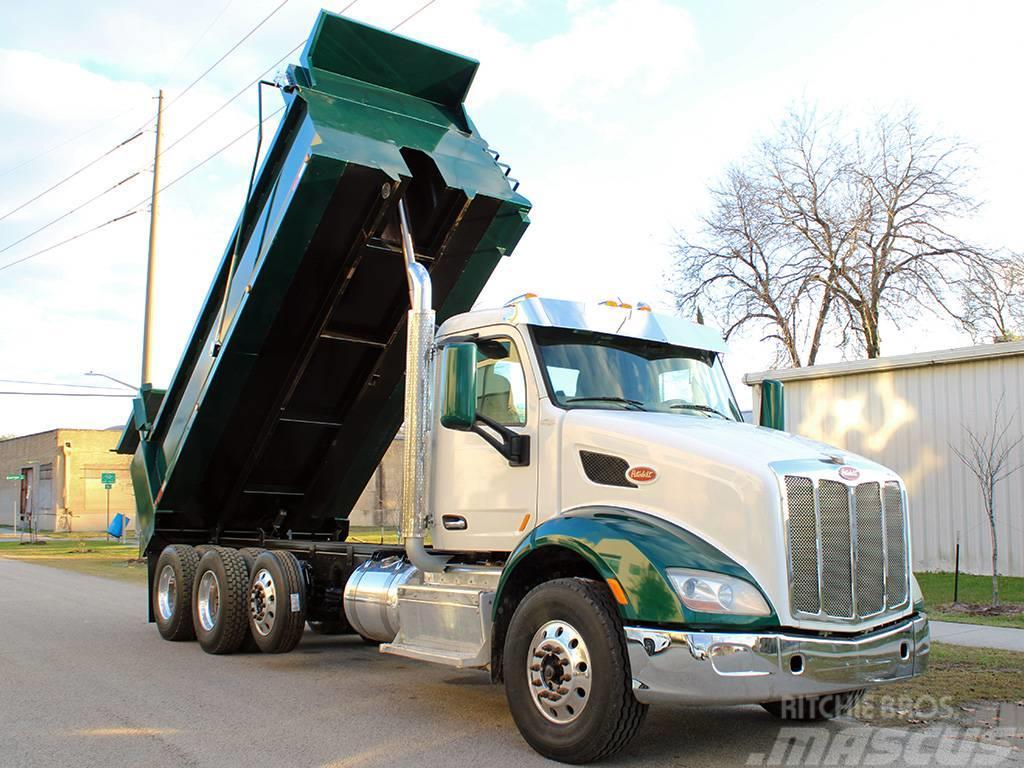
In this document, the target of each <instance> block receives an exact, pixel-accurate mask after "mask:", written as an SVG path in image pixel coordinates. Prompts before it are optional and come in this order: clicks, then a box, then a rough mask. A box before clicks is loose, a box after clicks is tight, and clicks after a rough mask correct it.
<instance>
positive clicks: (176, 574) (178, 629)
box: [152, 544, 199, 640]
mask: <svg viewBox="0 0 1024 768" xmlns="http://www.w3.org/2000/svg"><path fill="white" fill-rule="evenodd" d="M198 566H199V555H198V554H196V551H195V549H193V548H192V547H190V546H187V545H184V544H171V545H170V546H167V547H164V550H163V552H161V553H160V558H159V559H158V560H157V561H156V573H155V574H154V577H153V595H152V599H153V616H155V617H156V628H157V629H158V630H159V631H160V636H161V637H162V638H163V639H164V640H194V639H195V637H196V634H195V630H194V628H193V625H192V584H193V581H194V580H195V575H196V568H197V567H198Z"/></svg>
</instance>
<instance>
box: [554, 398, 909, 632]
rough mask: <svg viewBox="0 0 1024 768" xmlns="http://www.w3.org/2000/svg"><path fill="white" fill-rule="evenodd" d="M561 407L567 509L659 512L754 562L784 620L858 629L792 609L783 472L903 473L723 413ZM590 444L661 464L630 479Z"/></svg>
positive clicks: (637, 461) (740, 559)
mask: <svg viewBox="0 0 1024 768" xmlns="http://www.w3.org/2000/svg"><path fill="white" fill-rule="evenodd" d="M563 413H564V416H563V418H562V423H561V427H562V450H563V454H562V463H561V467H562V469H561V473H560V475H561V495H560V498H559V504H560V505H561V509H563V510H568V509H573V508H577V507H583V506H589V505H598V506H600V505H608V506H618V507H622V508H627V509H633V510H636V511H639V512H645V513H647V514H652V515H655V516H657V517H660V518H662V519H664V520H667V521H669V522H672V523H674V524H675V525H678V526H680V527H681V528H684V529H686V530H688V531H690V532H691V533H693V534H695V535H697V536H699V537H700V538H702V539H704V540H705V541H706V542H708V543H709V544H711V545H712V546H714V547H716V548H717V549H719V550H720V551H721V552H723V553H724V554H725V555H727V556H728V557H730V558H732V559H733V560H734V561H735V562H737V563H739V564H740V565H742V566H743V567H744V568H746V569H747V571H748V573H750V575H751V576H752V577H754V579H755V580H756V581H757V582H758V584H759V585H760V586H761V588H762V589H763V590H764V591H765V594H766V595H767V596H768V597H769V599H770V600H771V602H772V605H773V607H774V608H775V610H776V613H777V614H778V615H779V618H780V621H782V622H783V625H785V626H796V627H800V626H806V628H814V629H816V630H819V631H828V630H830V629H836V630H844V631H851V630H852V629H855V628H854V627H851V626H850V625H847V626H845V627H843V626H842V625H836V626H835V627H831V626H829V625H828V624H827V623H822V622H816V623H814V624H806V623H805V622H804V621H801V620H798V619H796V618H794V617H793V615H792V614H791V612H790V609H789V586H788V571H787V562H788V546H787V544H786V542H785V534H784V513H783V489H782V485H781V477H782V475H783V474H788V473H795V474H803V473H806V472H814V473H826V474H830V473H832V472H835V473H836V479H839V474H838V473H839V469H840V466H841V465H849V466H853V467H856V468H857V469H858V470H859V471H860V472H861V474H862V476H863V477H864V478H865V479H869V478H870V479H882V478H884V479H895V477H896V476H895V475H894V474H893V473H892V472H891V471H890V470H887V469H885V468H884V467H882V466H880V465H878V464H876V463H875V462H872V461H870V460H868V459H866V458H864V457H861V456H857V455H856V454H852V453H849V452H847V451H844V450H841V449H838V448H835V447H833V446H829V445H826V444H824V443H820V442H816V441H814V440H808V439H807V438H803V437H799V436H797V435H793V434H789V433H786V432H779V431H777V430H772V429H768V428H766V427H756V426H752V425H750V424H741V423H737V422H733V421H726V420H723V419H720V418H717V417H712V418H708V417H705V416H701V415H683V414H668V413H650V412H638V411H612V410H591V409H573V410H569V411H566V412H563ZM588 452H590V453H598V454H603V455H605V456H611V457H616V459H619V460H624V461H625V462H626V463H627V464H628V466H629V467H630V468H637V467H642V468H645V469H650V470H653V473H640V479H639V480H638V481H637V482H636V483H623V482H622V475H621V474H618V473H619V472H622V471H624V470H622V469H621V467H622V464H621V461H620V462H618V464H616V463H615V462H614V461H612V462H609V461H607V460H605V461H603V462H602V463H601V464H600V467H601V471H602V472H603V474H601V475H598V474H597V473H596V472H595V471H594V466H595V464H594V463H593V462H594V460H593V459H592V458H590V457H587V458H588V461H589V462H591V464H590V465H589V466H590V473H589V474H588V467H587V466H585V465H584V461H583V459H584V457H585V456H587V453H588ZM837 459H838V461H837ZM609 466H611V467H612V469H609ZM616 467H618V468H616ZM645 481H646V482H645Z"/></svg>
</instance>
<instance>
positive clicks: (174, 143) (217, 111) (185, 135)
mask: <svg viewBox="0 0 1024 768" xmlns="http://www.w3.org/2000/svg"><path fill="white" fill-rule="evenodd" d="M305 44H306V41H305V40H303V41H302V42H301V43H299V44H298V45H297V46H295V47H294V48H292V49H291V50H290V51H288V53H286V54H285V55H284V56H282V57H281V58H280V59H278V60H277V61H275V62H274V63H273V64H271V65H270V66H269V67H268V68H267V69H265V70H263V72H262V73H261V74H260V75H259V77H257V78H256V79H255V80H253V81H252V82H251V83H248V84H246V86H245V87H244V88H242V90H240V91H239V92H238V93H236V94H235V95H234V96H232V97H231V98H230V99H228V100H227V101H225V102H224V103H223V104H221V105H220V106H219V107H217V108H216V109H215V110H213V112H211V113H210V114H208V115H207V116H206V117H204V118H203V119H202V120H200V121H199V122H198V123H196V124H195V125H193V126H192V127H191V128H189V129H188V130H187V131H185V133H183V134H182V135H181V136H179V137H178V138H177V139H175V140H174V141H172V142H171V143H170V144H169V145H168V146H167V147H165V148H164V149H163V151H162V152H161V153H160V156H161V157H163V156H164V154H165V153H167V152H169V151H171V150H172V149H174V147H176V146H178V144H180V143H181V142H183V141H184V140H185V139H187V138H188V137H189V136H191V135H192V134H193V133H195V132H196V131H197V130H199V129H200V128H201V127H202V126H203V125H205V124H206V123H208V122H209V121H210V120H212V119H213V118H214V117H216V116H217V115H218V114H220V112H222V111H223V110H224V109H225V108H226V107H227V106H228V105H230V104H231V103H232V102H234V101H235V100H237V99H238V98H240V97H241V96H243V95H244V94H245V93H246V92H247V91H248V90H249V89H250V88H252V87H253V86H254V85H256V83H258V82H259V81H260V80H262V79H263V77H264V76H265V75H266V74H267V73H268V72H270V71H271V70H272V69H274V68H275V67H276V66H277V65H279V64H280V63H281V62H282V61H284V60H285V59H287V58H288V57H289V56H291V55H292V54H293V53H295V52H296V51H297V50H299V48H301V47H302V46H303V45H305Z"/></svg>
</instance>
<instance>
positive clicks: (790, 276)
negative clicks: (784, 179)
mask: <svg viewBox="0 0 1024 768" xmlns="http://www.w3.org/2000/svg"><path fill="white" fill-rule="evenodd" d="M765 194H766V190H765V189H764V188H763V187H762V185H761V184H760V183H759V182H758V180H756V179H754V178H752V177H751V176H749V175H748V174H746V173H744V172H743V171H741V170H739V169H738V168H734V169H731V170H730V171H729V173H728V175H727V179H726V181H725V183H724V184H723V185H722V186H721V187H719V188H717V189H714V190H712V195H713V197H714V199H715V205H714V209H713V210H712V212H711V214H710V215H708V216H707V217H706V218H705V220H704V224H705V227H706V229H707V231H708V232H713V233H714V237H713V240H714V243H715V244H714V246H713V247H712V246H705V245H698V244H694V243H690V242H687V241H685V240H683V241H681V242H680V244H679V245H678V246H677V248H676V254H677V262H676V266H677V269H678V275H679V280H680V283H679V285H677V290H676V303H677V307H678V308H679V309H680V310H681V311H683V312H686V313H687V314H690V313H692V312H694V311H696V312H698V313H700V311H701V310H700V304H701V302H702V301H703V302H704V303H705V304H706V305H707V306H708V307H709V308H711V309H712V311H713V312H715V313H716V314H717V315H718V316H719V318H720V319H721V320H722V321H723V322H724V323H725V324H726V328H725V336H726V338H729V336H731V335H732V334H733V333H734V332H736V331H737V330H739V329H740V328H742V327H743V326H745V325H747V324H748V323H757V324H759V325H760V326H761V327H763V328H766V329H767V330H766V332H765V336H764V337H763V338H762V340H764V341H767V340H772V341H775V342H776V343H777V344H778V349H779V362H781V361H782V360H787V359H788V361H789V363H790V364H791V365H794V366H799V365H800V351H799V349H798V341H797V340H798V336H799V329H798V328H797V327H796V319H797V312H796V308H797V305H798V303H799V301H800V299H801V298H802V293H803V291H802V283H803V282H804V281H803V280H802V278H801V276H800V274H799V271H798V269H797V266H796V265H795V264H794V263H793V261H792V259H791V258H790V255H789V254H786V253H782V252H781V250H780V248H781V244H780V243H779V242H778V240H777V238H776V233H775V231H774V228H773V226H772V222H771V221H770V219H769V218H768V217H767V216H766V215H765V206H764V204H763V198H764V195H765ZM701 319H702V320H703V314H702V313H701Z"/></svg>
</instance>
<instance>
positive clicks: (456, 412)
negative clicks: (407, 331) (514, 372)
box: [441, 342, 476, 432]
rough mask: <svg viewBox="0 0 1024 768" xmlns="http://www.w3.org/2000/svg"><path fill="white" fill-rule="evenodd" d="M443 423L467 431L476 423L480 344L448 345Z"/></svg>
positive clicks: (443, 382) (445, 359) (442, 408)
mask: <svg viewBox="0 0 1024 768" xmlns="http://www.w3.org/2000/svg"><path fill="white" fill-rule="evenodd" d="M443 365H444V368H443V370H442V380H441V391H442V394H443V400H442V406H441V426H443V427H447V428H448V429H458V430H460V431H463V432H466V431H469V430H471V429H472V428H473V424H475V423H476V344H468V343H464V342H463V343H454V344H447V345H446V346H445V347H444V361H443Z"/></svg>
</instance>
